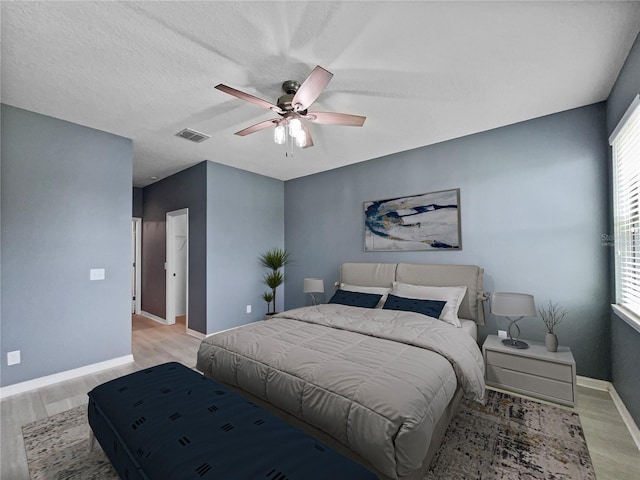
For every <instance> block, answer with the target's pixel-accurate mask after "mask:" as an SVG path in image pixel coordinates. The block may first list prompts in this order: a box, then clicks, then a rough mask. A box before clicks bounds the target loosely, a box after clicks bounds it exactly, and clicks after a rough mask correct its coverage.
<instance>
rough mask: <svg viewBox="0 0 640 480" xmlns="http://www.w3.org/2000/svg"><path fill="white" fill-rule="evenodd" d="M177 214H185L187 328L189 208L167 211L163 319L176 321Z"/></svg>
mask: <svg viewBox="0 0 640 480" xmlns="http://www.w3.org/2000/svg"><path fill="white" fill-rule="evenodd" d="M179 215H186V216H187V241H186V246H187V265H186V277H187V278H186V282H187V306H186V316H187V328H189V233H188V232H189V209H188V208H181V209H180V210H174V211H172V212H167V214H166V222H167V233H166V240H167V242H166V244H167V247H166V248H167V249H166V257H165V259H166V271H165V275H166V299H165V300H166V314H165V320H166V322H167V325H174V324H175V323H176V282H175V276H174V272H175V265H176V258H175V251H176V249H175V223H174V222H175V217H177V216H179Z"/></svg>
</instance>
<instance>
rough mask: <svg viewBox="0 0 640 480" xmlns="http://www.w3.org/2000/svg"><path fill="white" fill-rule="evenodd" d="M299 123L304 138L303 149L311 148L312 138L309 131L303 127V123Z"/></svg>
mask: <svg viewBox="0 0 640 480" xmlns="http://www.w3.org/2000/svg"><path fill="white" fill-rule="evenodd" d="M301 123H302V130H303V131H304V134H305V138H306V143H305V145H304V147H303V148H309V147H313V138H311V131H310V130H309V127H307V126H306V125H305V123H304V122H301Z"/></svg>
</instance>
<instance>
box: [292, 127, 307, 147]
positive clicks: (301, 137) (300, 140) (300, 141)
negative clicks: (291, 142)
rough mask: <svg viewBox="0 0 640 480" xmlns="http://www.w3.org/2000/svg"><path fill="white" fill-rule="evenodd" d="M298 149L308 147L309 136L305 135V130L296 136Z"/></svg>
mask: <svg viewBox="0 0 640 480" xmlns="http://www.w3.org/2000/svg"><path fill="white" fill-rule="evenodd" d="M295 138H296V147H300V148H304V147H306V146H307V134H306V133H304V130H300V132H299V133H298V135H296V137H295Z"/></svg>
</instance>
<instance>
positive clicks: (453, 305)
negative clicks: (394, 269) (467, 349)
mask: <svg viewBox="0 0 640 480" xmlns="http://www.w3.org/2000/svg"><path fill="white" fill-rule="evenodd" d="M465 293H467V287H427V286H423V285H410V284H408V283H400V282H393V290H391V294H392V295H397V296H399V297H408V298H418V299H420V300H441V301H442V300H444V301H446V302H447V303H446V304H445V306H444V308H443V309H442V313H440V320H442V321H443V322H447V323H450V324H451V325H455V326H456V327H462V324H461V323H460V319H459V318H458V309H459V308H460V304H461V303H462V299H463V298H464V294H465Z"/></svg>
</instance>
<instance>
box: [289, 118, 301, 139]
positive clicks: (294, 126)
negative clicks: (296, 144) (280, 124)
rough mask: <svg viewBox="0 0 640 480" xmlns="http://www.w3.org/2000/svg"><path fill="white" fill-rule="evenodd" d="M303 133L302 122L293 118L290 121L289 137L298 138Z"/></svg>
mask: <svg viewBox="0 0 640 480" xmlns="http://www.w3.org/2000/svg"><path fill="white" fill-rule="evenodd" d="M301 131H302V122H301V121H300V119H298V118H292V119H290V120H289V135H291V136H292V137H293V138H297V137H298V135H299V134H300V132H301Z"/></svg>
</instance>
